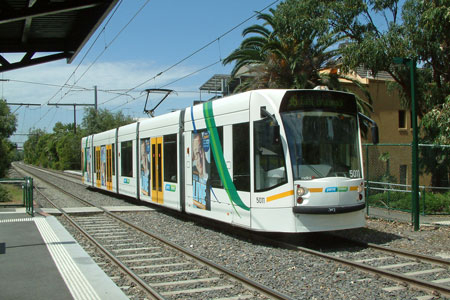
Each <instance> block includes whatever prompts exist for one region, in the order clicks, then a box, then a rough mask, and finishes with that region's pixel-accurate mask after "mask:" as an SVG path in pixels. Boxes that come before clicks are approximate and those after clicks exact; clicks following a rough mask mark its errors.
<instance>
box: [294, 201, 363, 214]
mask: <svg viewBox="0 0 450 300" xmlns="http://www.w3.org/2000/svg"><path fill="white" fill-rule="evenodd" d="M365 207H366V203H365V202H363V203H357V204H352V205H343V206H294V207H293V208H292V210H293V212H294V213H296V214H312V215H330V214H344V213H349V212H354V211H358V210H362V209H364V208H365Z"/></svg>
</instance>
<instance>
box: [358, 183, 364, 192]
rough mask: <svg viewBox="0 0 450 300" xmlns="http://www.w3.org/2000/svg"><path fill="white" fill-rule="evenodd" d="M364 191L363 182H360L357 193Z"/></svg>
mask: <svg viewBox="0 0 450 300" xmlns="http://www.w3.org/2000/svg"><path fill="white" fill-rule="evenodd" d="M363 191H364V182H361V184H360V185H359V186H358V193H362V192H363Z"/></svg>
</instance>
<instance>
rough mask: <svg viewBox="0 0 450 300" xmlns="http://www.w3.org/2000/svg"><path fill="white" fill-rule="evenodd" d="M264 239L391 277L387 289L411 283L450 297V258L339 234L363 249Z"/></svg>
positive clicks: (381, 275) (384, 276)
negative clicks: (319, 247)
mask: <svg viewBox="0 0 450 300" xmlns="http://www.w3.org/2000/svg"><path fill="white" fill-rule="evenodd" d="M330 238H332V239H334V240H333V243H339V242H338V240H336V238H337V237H336V236H332V237H330ZM257 239H260V238H259V237H258V238H257ZM261 239H263V240H266V242H267V243H274V244H276V245H278V246H280V247H285V248H288V249H292V250H295V251H299V252H304V253H308V254H312V255H315V256H320V257H323V258H325V259H328V260H332V261H335V262H338V263H342V264H344V265H347V266H351V267H353V268H357V269H360V270H363V271H366V272H369V273H372V274H375V275H377V276H380V277H383V278H389V279H391V280H393V281H394V282H396V283H397V284H395V285H393V286H392V287H388V288H386V289H385V291H387V292H390V291H395V290H402V289H405V288H406V287H407V286H411V287H413V288H415V289H419V290H422V291H424V292H426V293H429V294H430V295H432V296H430V297H434V296H438V297H439V296H443V297H450V261H449V260H447V259H442V258H439V257H435V256H428V255H423V254H418V253H413V252H410V251H406V250H402V249H394V248H390V247H384V246H380V245H376V244H373V243H362V242H358V241H353V240H350V239H346V238H340V237H339V238H338V239H340V242H341V243H342V242H344V243H351V244H353V246H352V247H353V249H356V248H358V249H362V250H358V249H356V250H355V251H354V252H352V251H345V253H342V252H338V253H337V254H334V255H333V254H329V253H327V252H325V251H323V250H317V249H314V248H311V247H305V246H299V245H296V244H293V243H290V242H286V241H281V240H279V239H274V238H264V237H262V238H261ZM347 248H348V246H347ZM350 248H351V247H350ZM429 299H432V298H429Z"/></svg>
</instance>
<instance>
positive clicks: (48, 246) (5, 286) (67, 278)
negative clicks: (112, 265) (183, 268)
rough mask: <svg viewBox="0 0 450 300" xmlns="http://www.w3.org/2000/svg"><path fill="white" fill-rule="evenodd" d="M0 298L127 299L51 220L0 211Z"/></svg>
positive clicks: (16, 210) (15, 210)
mask: <svg viewBox="0 0 450 300" xmlns="http://www.w3.org/2000/svg"><path fill="white" fill-rule="evenodd" d="M0 298H1V299H5V300H6V299H27V300H28V299H58V300H59V299H128V297H127V296H126V295H125V294H124V293H123V292H122V290H121V289H120V288H119V287H117V286H116V284H115V283H114V282H113V281H112V280H111V279H110V278H109V277H108V276H107V275H106V274H105V273H104V272H103V270H101V269H100V268H99V267H98V266H97V264H96V263H95V262H94V261H93V260H92V258H91V257H90V256H89V255H88V254H87V253H86V252H85V251H84V250H83V248H81V246H80V245H79V244H78V243H77V242H76V241H75V240H74V239H73V237H72V236H71V235H70V234H69V233H68V232H67V231H66V229H65V228H64V227H63V226H62V225H61V224H60V223H59V221H58V220H57V219H56V218H55V217H53V216H48V217H44V216H40V215H37V216H35V217H34V218H32V217H30V216H29V215H27V214H26V213H25V211H24V209H23V208H13V207H11V208H1V207H0Z"/></svg>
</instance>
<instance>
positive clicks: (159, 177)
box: [151, 137, 164, 204]
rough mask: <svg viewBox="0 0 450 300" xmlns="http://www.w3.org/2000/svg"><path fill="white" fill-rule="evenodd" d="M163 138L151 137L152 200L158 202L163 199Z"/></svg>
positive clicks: (161, 201)
mask: <svg viewBox="0 0 450 300" xmlns="http://www.w3.org/2000/svg"><path fill="white" fill-rule="evenodd" d="M162 142H163V138H162V137H157V138H152V139H151V145H152V201H153V202H157V203H160V204H163V203H164V199H163V188H162V185H163V182H162V181H163V149H162V148H163V144H162Z"/></svg>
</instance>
